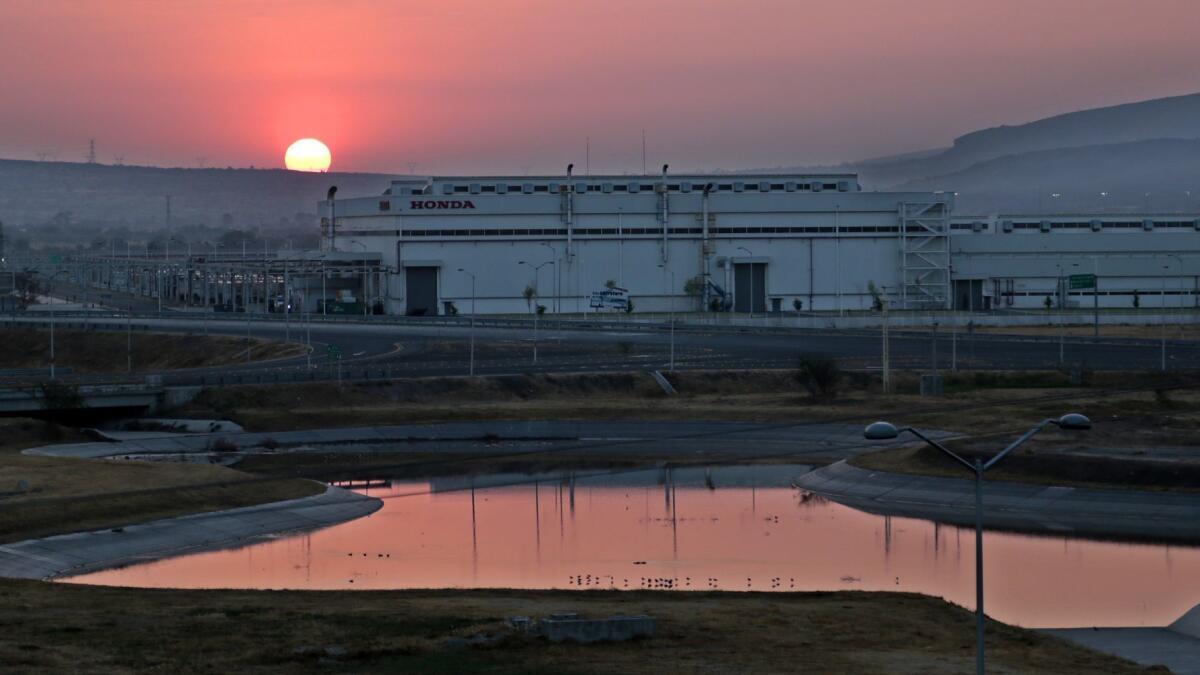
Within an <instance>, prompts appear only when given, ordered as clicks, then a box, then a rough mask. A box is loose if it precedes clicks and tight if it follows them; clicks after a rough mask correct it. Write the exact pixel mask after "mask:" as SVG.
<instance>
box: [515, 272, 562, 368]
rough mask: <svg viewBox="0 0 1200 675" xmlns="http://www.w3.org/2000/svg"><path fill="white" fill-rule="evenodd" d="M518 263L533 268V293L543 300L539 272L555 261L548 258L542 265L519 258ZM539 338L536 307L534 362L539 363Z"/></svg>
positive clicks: (534, 315)
mask: <svg viewBox="0 0 1200 675" xmlns="http://www.w3.org/2000/svg"><path fill="white" fill-rule="evenodd" d="M517 264H518V265H528V266H529V267H532V268H533V294H534V296H535V297H537V299H538V300H541V299H542V294H541V293H540V292H538V277H539V276H541V275H540V274H539V272H541V271H542V268H543V267H545V266H546V265H553V264H554V261H553V260H547V261H546V262H544V263H541V264H540V265H534V264H533V263H529V262H525V261H524V260H518V261H517ZM538 306H539V307H540V306H541V305H538ZM537 340H538V312H537V309H536V308H535V309H534V311H533V362H534V363H537V357H538V353H537V352H538V350H537V347H538V343H537Z"/></svg>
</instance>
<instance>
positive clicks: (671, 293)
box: [659, 265, 675, 373]
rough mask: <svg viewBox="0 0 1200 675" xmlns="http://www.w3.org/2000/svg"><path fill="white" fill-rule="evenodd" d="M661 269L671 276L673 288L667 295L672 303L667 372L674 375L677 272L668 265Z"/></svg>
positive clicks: (669, 313)
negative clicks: (669, 353) (669, 354)
mask: <svg viewBox="0 0 1200 675" xmlns="http://www.w3.org/2000/svg"><path fill="white" fill-rule="evenodd" d="M659 267H660V268H661V269H663V270H666V272H667V274H669V275H671V288H670V292H669V293H667V301H668V302H669V303H670V305H669V306H668V307H669V309H668V316H669V317H670V323H671V361H670V365H669V366H668V367H667V370H669V371H670V372H672V373H673V372H675V271H674V270H672V269H671V268H670V267H667V266H666V265H659Z"/></svg>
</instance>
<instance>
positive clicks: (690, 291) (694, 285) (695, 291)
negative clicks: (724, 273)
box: [683, 276, 704, 302]
mask: <svg viewBox="0 0 1200 675" xmlns="http://www.w3.org/2000/svg"><path fill="white" fill-rule="evenodd" d="M683 294H684V295H686V296H688V297H690V298H694V299H695V301H696V302H700V301H701V300H700V297H701V296H702V295H704V277H701V276H694V277H692V278H690V279H688V280H687V281H685V282H683Z"/></svg>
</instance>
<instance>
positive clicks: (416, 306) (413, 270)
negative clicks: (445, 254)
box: [404, 267, 438, 316]
mask: <svg viewBox="0 0 1200 675" xmlns="http://www.w3.org/2000/svg"><path fill="white" fill-rule="evenodd" d="M404 286H405V289H406V290H405V297H406V298H407V301H406V310H405V313H406V314H408V316H437V300H438V268H436V267H406V268H404Z"/></svg>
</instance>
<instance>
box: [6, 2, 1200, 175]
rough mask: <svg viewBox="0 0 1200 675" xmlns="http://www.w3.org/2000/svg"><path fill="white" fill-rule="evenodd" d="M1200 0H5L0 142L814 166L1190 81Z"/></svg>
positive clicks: (398, 167)
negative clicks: (307, 142) (303, 146)
mask: <svg viewBox="0 0 1200 675" xmlns="http://www.w3.org/2000/svg"><path fill="white" fill-rule="evenodd" d="M1197 25H1200V2H1196V0H1178V1H1176V0H1130V1H1117V0H987V1H985V0H854V1H853V2H842V1H831V0H822V1H820V2H809V1H807V0H792V1H784V0H741V1H735V0H690V1H685V0H661V1H650V0H641V1H638V0H601V1H596V2H593V1H591V0H571V1H568V2H564V1H562V0H545V1H543V0H438V1H436V2H433V1H430V0H420V1H413V2H408V1H405V0H336V1H335V0H321V1H318V0H0V157H5V158H18V159H36V158H39V157H41V158H53V159H58V160H60V161H81V160H82V159H83V158H84V157H85V156H86V155H87V152H88V142H89V139H95V143H96V155H97V159H98V161H100V162H102V163H117V162H118V161H123V162H124V163H126V164H142V165H146V164H148V165H159V166H201V165H203V166H222V167H223V166H238V167H244V166H251V165H253V166H257V167H281V166H282V164H283V153H284V150H285V149H286V148H287V146H288V145H289V144H290V143H291V142H292V141H294V140H296V139H298V138H302V137H310V136H311V137H316V138H319V139H321V140H323V141H324V142H325V143H326V144H327V145H328V146H329V147H330V149H331V150H332V154H333V168H334V170H340V171H379V172H387V173H408V172H409V171H410V170H411V171H414V172H416V173H428V174H455V173H538V172H553V173H559V172H561V171H563V170H565V166H566V164H567V163H569V162H573V163H575V165H576V167H577V169H576V170H577V171H579V172H582V171H588V172H590V173H624V172H640V171H641V169H642V165H643V159H642V157H643V154H642V137H643V133H644V134H645V139H646V142H645V143H646V144H645V147H646V152H645V156H646V165H647V166H648V167H649V168H650V170H651V171H655V170H657V168H658V167H660V166H661V164H663V163H670V164H671V166H672V170H691V169H737V168H754V167H775V166H796V165H816V164H825V163H835V162H840V161H849V160H857V159H864V158H868V157H878V156H884V155H890V154H896V153H903V152H910V151H918V150H924V149H929V148H936V147H943V146H947V145H949V144H950V143H951V142H952V140H953V139H954V137H955V136H958V135H960V134H963V133H966V132H969V131H973V130H976V129H979V128H984V127H989V126H996V125H1000V124H1018V123H1021V122H1026V121H1031V120H1034V119H1038V118H1040V117H1045V116H1048V115H1053V114H1058V113H1063V112H1069V111H1072V110H1078V109H1083V108H1089V107H1096V106H1103V105H1112V104H1116V103H1123V102H1128V101H1135V100H1142V99H1149V98H1157V97H1160V96H1171V95H1178V94H1187V93H1194V92H1197V91H1200V68H1197V67H1196V64H1197V63H1200V40H1197V39H1196V38H1195V27H1196V26H1197Z"/></svg>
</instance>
